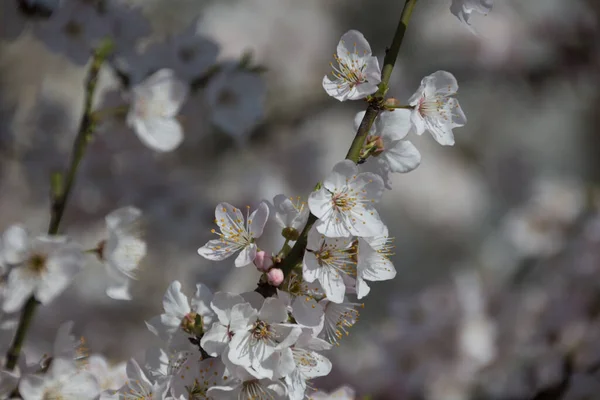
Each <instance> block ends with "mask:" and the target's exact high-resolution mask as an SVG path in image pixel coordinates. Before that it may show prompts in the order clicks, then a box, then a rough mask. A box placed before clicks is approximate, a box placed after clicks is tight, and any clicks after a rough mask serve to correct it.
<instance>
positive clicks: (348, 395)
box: [308, 386, 356, 400]
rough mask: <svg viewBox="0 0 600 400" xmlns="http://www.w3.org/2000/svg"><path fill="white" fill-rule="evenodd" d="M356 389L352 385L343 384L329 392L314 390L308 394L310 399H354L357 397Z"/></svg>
mask: <svg viewBox="0 0 600 400" xmlns="http://www.w3.org/2000/svg"><path fill="white" fill-rule="evenodd" d="M355 396H356V393H355V391H354V389H352V388H351V387H350V386H342V387H340V388H338V389H336V390H335V391H333V392H331V393H330V394H327V393H326V392H323V391H318V392H314V393H311V394H309V395H308V399H309V400H354V399H355V398H356V397H355Z"/></svg>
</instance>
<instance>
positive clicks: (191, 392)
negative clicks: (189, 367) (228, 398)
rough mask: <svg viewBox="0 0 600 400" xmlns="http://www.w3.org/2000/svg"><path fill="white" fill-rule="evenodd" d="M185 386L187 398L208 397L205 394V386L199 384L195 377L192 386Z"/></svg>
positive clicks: (200, 398)
mask: <svg viewBox="0 0 600 400" xmlns="http://www.w3.org/2000/svg"><path fill="white" fill-rule="evenodd" d="M185 388H186V389H187V391H188V400H204V399H208V397H207V396H206V387H205V386H203V385H201V384H200V382H198V379H197V378H196V379H194V385H193V386H186V387H185Z"/></svg>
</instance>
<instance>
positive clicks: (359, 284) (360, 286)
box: [356, 276, 371, 300]
mask: <svg viewBox="0 0 600 400" xmlns="http://www.w3.org/2000/svg"><path fill="white" fill-rule="evenodd" d="M370 291H371V288H370V287H369V285H368V284H367V281H365V280H364V279H363V278H361V277H360V276H359V277H357V278H356V298H358V299H359V300H360V299H362V298H363V297H365V296H366V295H368V294H369V292H370Z"/></svg>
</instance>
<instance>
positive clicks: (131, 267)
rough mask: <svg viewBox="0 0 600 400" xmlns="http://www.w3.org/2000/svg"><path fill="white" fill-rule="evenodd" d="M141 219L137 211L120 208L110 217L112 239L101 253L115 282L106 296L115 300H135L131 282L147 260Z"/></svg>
mask: <svg viewBox="0 0 600 400" xmlns="http://www.w3.org/2000/svg"><path fill="white" fill-rule="evenodd" d="M141 216H142V212H141V211H140V210H139V209H137V208H135V207H123V208H119V209H117V210H115V211H113V212H111V213H110V214H108V215H107V216H106V230H107V232H108V238H107V239H106V241H103V242H102V243H101V245H100V246H99V248H98V249H99V250H98V253H99V257H100V259H101V260H102V261H103V262H104V265H105V266H106V270H107V272H108V276H109V278H110V280H111V281H112V283H111V285H110V286H109V287H108V289H107V290H106V294H107V295H108V296H109V297H111V298H113V299H120V300H131V295H130V294H129V283H130V279H135V270H136V269H137V268H138V266H139V263H140V261H141V260H142V258H144V257H145V256H146V243H145V242H144V241H143V240H142V239H141V238H140V236H141V232H140V229H141V228H140V219H141Z"/></svg>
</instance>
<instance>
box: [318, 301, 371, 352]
mask: <svg viewBox="0 0 600 400" xmlns="http://www.w3.org/2000/svg"><path fill="white" fill-rule="evenodd" d="M319 304H320V305H321V307H323V310H324V312H325V323H324V325H323V331H322V332H321V336H322V337H324V338H325V339H326V340H327V341H328V342H329V343H331V344H335V345H336V346H339V341H340V339H341V338H342V337H343V335H344V334H346V335H348V328H351V327H352V326H354V324H355V323H356V321H357V320H358V314H359V313H358V310H357V309H356V307H364V305H363V304H357V303H349V302H344V303H339V304H338V303H334V302H332V301H329V300H328V299H323V300H321V301H320V302H319Z"/></svg>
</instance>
